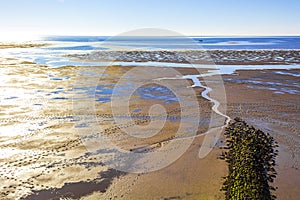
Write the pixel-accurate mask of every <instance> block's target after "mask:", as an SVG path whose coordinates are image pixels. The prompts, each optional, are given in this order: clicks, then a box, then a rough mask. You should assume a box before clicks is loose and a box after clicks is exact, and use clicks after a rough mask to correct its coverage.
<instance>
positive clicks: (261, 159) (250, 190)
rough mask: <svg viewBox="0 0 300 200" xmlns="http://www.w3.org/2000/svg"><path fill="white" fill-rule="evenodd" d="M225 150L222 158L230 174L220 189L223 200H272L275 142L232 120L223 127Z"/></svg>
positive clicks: (242, 122) (273, 197)
mask: <svg viewBox="0 0 300 200" xmlns="http://www.w3.org/2000/svg"><path fill="white" fill-rule="evenodd" d="M225 136H226V140H227V149H228V151H227V152H225V153H223V154H222V155H221V157H220V158H221V159H225V160H226V162H227V163H228V169H229V174H228V175H227V176H226V177H225V181H224V183H223V187H222V190H223V191H224V192H225V199H226V200H229V199H230V200H240V199H243V200H244V199H249V200H250V199H251V200H253V199H256V200H273V199H276V196H275V195H274V194H272V193H271V190H275V188H274V187H272V186H270V185H269V183H272V182H273V181H274V179H275V178H276V174H277V173H276V171H275V169H274V166H275V157H276V156H277V153H278V150H275V149H276V147H278V145H277V142H275V140H274V138H273V137H272V136H270V135H269V134H268V133H264V132H263V131H261V130H257V129H255V128H254V127H253V126H249V125H247V123H246V122H244V121H242V120H241V119H239V118H235V119H234V122H232V123H231V124H229V126H228V127H227V128H226V131H225Z"/></svg>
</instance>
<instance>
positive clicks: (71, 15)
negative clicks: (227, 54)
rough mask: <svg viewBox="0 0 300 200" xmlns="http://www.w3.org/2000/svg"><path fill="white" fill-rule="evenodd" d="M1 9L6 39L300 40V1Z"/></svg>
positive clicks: (50, 4) (123, 1) (35, 2)
mask: <svg viewBox="0 0 300 200" xmlns="http://www.w3.org/2000/svg"><path fill="white" fill-rule="evenodd" d="M0 8H1V12H0V39H4V38H5V37H11V38H24V37H31V36H33V35H98V36H115V35H119V34H122V33H124V32H127V31H132V30H134V29H142V28H157V29H167V30H171V31H174V32H176V33H179V34H182V35H186V36H253V35H255V36H261V35H264V36H269V35H300V22H299V19H300V12H299V10H300V1H299V0H0Z"/></svg>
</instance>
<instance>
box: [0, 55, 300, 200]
mask: <svg viewBox="0 0 300 200" xmlns="http://www.w3.org/2000/svg"><path fill="white" fill-rule="evenodd" d="M0 67H1V84H0V85H1V86H0V88H1V90H2V91H3V92H1V111H0V118H1V120H0V123H1V124H0V130H1V131H0V133H1V137H0V148H1V154H0V175H1V176H0V182H1V184H0V198H1V199H20V198H25V199H47V198H48V199H49V198H54V199H55V198H59V197H60V198H76V199H78V198H82V199H110V198H111V199H222V198H223V194H222V192H220V191H219V189H220V187H221V183H222V176H224V175H225V174H226V173H227V167H226V163H225V162H224V161H222V160H219V159H217V157H218V155H219V154H220V153H221V152H222V151H223V149H220V148H218V147H215V148H214V149H213V151H212V152H211V153H210V154H209V155H208V156H207V157H205V158H204V159H199V158H198V153H199V148H200V146H201V144H202V141H203V138H204V136H199V137H197V138H196V139H195V140H194V141H193V143H192V145H191V146H190V147H189V149H188V150H187V151H186V152H185V153H184V154H183V155H182V156H181V157H180V158H179V159H178V160H177V161H176V162H174V163H173V164H171V165H170V166H168V167H166V168H163V169H161V170H159V171H155V172H150V173H141V174H131V173H122V172H118V171H115V170H113V169H110V168H108V167H107V166H106V165H104V161H105V160H108V159H110V158H111V157H110V156H111V155H110V154H109V153H105V152H104V153H103V154H96V155H93V154H90V153H88V151H87V149H86V146H85V145H86V143H84V141H83V140H82V138H81V137H80V136H81V133H82V132H85V131H89V130H90V129H89V127H90V126H92V127H93V126H97V130H99V129H101V131H103V133H105V134H106V135H108V136H110V138H111V139H112V140H113V142H114V143H115V144H117V145H119V146H121V147H123V148H124V149H127V150H130V149H134V148H139V147H144V146H145V145H146V146H149V145H153V144H159V143H160V142H161V141H166V140H170V139H172V138H173V137H174V132H176V130H178V123H179V121H180V120H179V117H180V104H179V103H178V102H177V101H173V100H170V99H172V98H173V96H172V95H171V94H170V95H165V96H167V98H158V97H160V95H161V94H160V93H159V92H158V91H156V90H152V89H151V88H152V87H153V85H151V84H150V85H147V86H144V88H143V90H142V92H143V91H145V90H147V91H148V92H150V93H151V94H152V95H154V96H155V97H153V98H148V99H147V98H143V95H142V92H141V93H137V94H135V96H136V100H135V101H132V102H131V104H130V113H131V116H132V117H133V118H134V119H135V120H134V124H141V125H147V124H148V123H149V118H148V116H149V113H148V109H149V106H150V105H152V104H153V103H159V104H161V105H163V106H164V107H165V108H166V109H167V111H168V113H169V115H168V116H169V117H168V119H167V121H166V124H165V126H164V128H163V130H162V132H161V133H160V134H158V135H157V136H155V137H151V138H148V139H140V140H136V139H134V138H127V137H124V133H123V132H122V131H120V130H119V129H118V128H116V127H115V124H114V120H113V115H112V111H111V110H110V107H111V105H110V99H109V96H110V94H111V89H112V88H113V87H114V84H116V83H117V82H118V80H119V77H120V76H123V75H124V74H125V73H126V72H128V71H129V70H130V69H132V68H131V67H109V68H107V69H106V70H105V71H103V70H102V68H96V67H93V68H90V67H80V68H79V67H72V66H69V67H63V68H57V69H55V68H49V67H47V66H37V65H36V64H33V63H28V62H22V61H19V60H15V59H5V58H1V61H0ZM160 70H163V68H160ZM177 70H178V72H180V73H182V74H183V75H186V74H196V73H199V72H197V71H196V70H195V69H183V68H181V69H177ZM205 71H207V69H203V72H205ZM299 72H300V70H295V69H294V70H255V71H238V72H236V73H235V74H233V75H224V76H223V79H224V84H225V89H226V95H227V105H228V107H227V114H228V115H229V116H230V117H232V118H233V117H236V116H240V117H242V118H243V119H245V120H246V121H247V122H249V123H251V124H253V125H255V126H256V127H258V128H261V129H263V130H266V131H268V132H270V133H271V134H272V135H273V136H274V137H275V138H276V140H277V141H278V142H279V145H280V155H279V158H278V167H277V170H278V173H279V175H278V178H277V180H276V182H275V183H274V185H275V186H277V187H279V189H278V191H277V192H276V193H277V194H278V199H297V197H298V196H299V195H300V194H299V190H298V189H297V187H298V185H299V184H300V172H299V157H300V156H299V148H298V147H299V142H300V141H299V131H297V130H299V119H300V118H299V108H300V105H299V84H300V83H299V78H298V77H297V76H293V75H295V74H296V75H297V74H299ZM80 74H81V75H82V76H81V77H84V78H83V79H78V75H79V76H80ZM99 74H102V75H103V76H102V79H101V81H98V82H97V83H98V85H101V87H100V88H96V90H97V91H98V90H99V93H96V95H95V88H93V86H94V83H95V80H96V78H97V79H98V78H99V77H98V75H99ZM291 74H292V75H291ZM83 75H84V76H83ZM163 75H164V74H163V73H162V74H161V76H163ZM95 77H96V78H95ZM147 79H149V78H147V77H142V76H139V77H138V78H137V77H127V78H126V81H128V82H145V80H147ZM78 80H80V81H78ZM188 82H189V83H190V85H192V82H191V81H188ZM74 85H76V88H75V89H74ZM177 87H178V90H179V91H181V92H182V94H183V95H187V93H185V90H186V86H181V87H180V86H179V85H178V86H177ZM149 88H150V89H149ZM160 89H161V88H160ZM93 90H94V93H92V94H91V91H93ZM193 90H194V91H195V92H196V94H197V99H198V103H199V107H200V108H201V110H200V112H201V124H200V126H199V130H198V132H197V133H198V134H199V135H201V133H205V132H206V130H207V128H208V125H207V124H208V122H209V118H210V115H211V106H212V105H211V103H209V102H208V101H207V100H205V99H204V98H202V97H201V95H200V92H201V91H203V89H201V88H194V89H193ZM165 92H166V93H164V94H168V91H165ZM74 93H75V94H76V95H75V97H76V98H74ZM89 95H90V96H89ZM81 96H82V97H84V98H87V97H88V99H89V100H91V99H92V100H93V101H94V102H95V107H94V110H88V109H89V108H90V106H89V104H88V103H89V102H90V101H86V102H84V101H85V100H86V99H81V98H80V97H81ZM77 98H78V99H77ZM77 103H79V104H80V106H79V107H76V106H75V108H76V114H77V115H79V114H80V113H81V112H82V114H84V116H92V117H93V116H96V118H97V123H95V122H94V121H93V119H91V122H90V121H89V120H90V119H87V120H83V121H81V119H78V118H76V116H74V105H77ZM120 109H122V105H120ZM186 109H188V110H189V109H190V111H189V112H190V113H191V117H192V116H193V110H192V108H188V107H187V108H186ZM123 122H124V124H126V126H127V125H128V123H127V121H126V120H125V121H123ZM99 127H100V128H99ZM124 138H125V139H126V140H124ZM155 148H160V146H159V145H158V146H155Z"/></svg>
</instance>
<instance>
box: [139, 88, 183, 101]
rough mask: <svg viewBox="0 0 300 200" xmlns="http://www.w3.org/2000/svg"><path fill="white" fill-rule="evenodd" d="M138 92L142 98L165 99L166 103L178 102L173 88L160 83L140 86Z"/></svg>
mask: <svg viewBox="0 0 300 200" xmlns="http://www.w3.org/2000/svg"><path fill="white" fill-rule="evenodd" d="M136 94H137V95H139V96H140V98H141V99H155V100H165V104H170V103H172V102H178V98H177V97H176V95H174V93H173V92H172V91H171V90H169V89H168V88H167V87H164V86H160V85H155V86H150V87H141V88H138V89H137V91H136Z"/></svg>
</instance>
